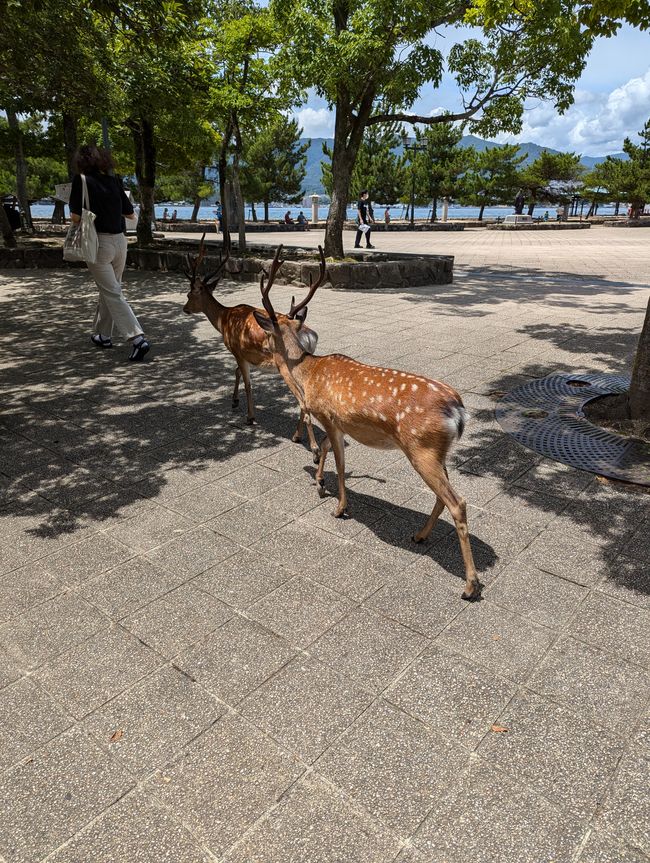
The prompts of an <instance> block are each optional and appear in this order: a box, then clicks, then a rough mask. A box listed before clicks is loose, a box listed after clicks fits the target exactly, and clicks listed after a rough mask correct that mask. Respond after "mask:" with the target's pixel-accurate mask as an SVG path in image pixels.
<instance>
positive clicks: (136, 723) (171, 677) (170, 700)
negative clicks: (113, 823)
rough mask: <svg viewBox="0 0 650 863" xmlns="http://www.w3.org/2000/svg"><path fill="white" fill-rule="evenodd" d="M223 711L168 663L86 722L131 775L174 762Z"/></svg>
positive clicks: (90, 729) (197, 686) (215, 701)
mask: <svg viewBox="0 0 650 863" xmlns="http://www.w3.org/2000/svg"><path fill="white" fill-rule="evenodd" d="M225 709H226V707H225V705H223V704H220V703H219V702H218V701H217V700H216V699H215V698H214V697H213V696H212V695H210V694H209V693H207V692H206V691H205V690H204V689H203V688H202V687H201V686H199V685H198V684H196V683H194V682H193V681H192V680H190V678H189V677H187V675H185V674H182V673H181V672H180V671H178V670H177V669H175V668H170V667H169V666H167V667H165V668H161V669H160V670H159V671H157V672H155V673H154V674H151V675H150V676H149V677H146V678H145V679H144V680H141V681H140V682H139V683H136V684H135V686H132V687H131V689H127V690H126V692H123V693H122V694H121V695H119V696H118V697H117V698H115V699H113V701H111V702H110V703H109V704H106V705H105V706H104V707H100V708H99V709H98V710H96V711H95V712H94V713H93V714H92V715H91V716H88V717H87V718H86V720H85V722H84V727H85V728H86V729H87V730H89V731H90V732H92V734H93V735H94V736H95V738H96V739H97V741H98V742H99V743H101V744H102V745H103V746H105V747H107V748H109V749H110V751H111V752H112V753H113V754H114V755H115V757H117V758H118V759H119V760H120V761H121V762H122V763H123V764H124V766H125V767H126V768H128V770H130V771H131V773H134V774H136V775H138V776H143V775H144V774H146V773H149V772H150V771H152V770H154V769H155V768H157V767H162V766H163V765H164V764H166V763H167V762H169V761H172V760H173V759H174V758H175V757H176V756H177V755H178V754H179V753H180V752H181V751H182V750H183V748H184V747H185V746H186V745H187V744H188V743H189V742H190V741H191V740H193V739H194V738H195V737H197V736H198V735H199V734H200V733H201V732H202V731H205V729H206V728H209V727H210V726H211V725H213V724H214V723H215V722H216V721H217V719H218V718H219V717H220V716H221V715H222V714H223V712H224V710H225Z"/></svg>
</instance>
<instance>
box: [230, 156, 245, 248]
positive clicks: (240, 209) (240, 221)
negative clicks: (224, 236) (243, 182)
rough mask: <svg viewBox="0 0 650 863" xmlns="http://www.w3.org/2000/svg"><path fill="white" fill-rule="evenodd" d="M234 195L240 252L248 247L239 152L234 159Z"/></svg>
mask: <svg viewBox="0 0 650 863" xmlns="http://www.w3.org/2000/svg"><path fill="white" fill-rule="evenodd" d="M232 197H233V205H234V209H235V212H236V213H237V231H238V235H237V241H238V248H239V251H240V252H243V251H244V250H245V249H246V214H245V212H244V199H243V197H242V193H241V186H240V185H239V153H237V152H236V153H235V154H234V156H233V160H232Z"/></svg>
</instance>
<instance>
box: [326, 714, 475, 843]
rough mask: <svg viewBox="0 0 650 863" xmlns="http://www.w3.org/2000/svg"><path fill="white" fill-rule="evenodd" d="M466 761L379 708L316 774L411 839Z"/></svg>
mask: <svg viewBox="0 0 650 863" xmlns="http://www.w3.org/2000/svg"><path fill="white" fill-rule="evenodd" d="M466 758H467V756H466V754H465V753H463V752H462V751H461V750H459V749H457V748H454V747H453V745H452V744H451V743H450V742H448V741H446V740H444V739H443V738H441V737H440V736H439V735H437V734H435V733H434V732H432V731H431V730H430V729H428V728H427V727H426V726H424V725H423V724H422V723H421V722H418V721H417V720H416V719H413V718H412V717H410V716H407V715H406V714H405V713H402V711H401V710H397V709H396V708H395V707H393V706H391V705H388V704H386V703H385V702H380V703H379V704H378V705H377V706H376V707H375V706H373V708H371V710H370V711H368V713H366V714H365V715H364V716H363V717H362V718H361V719H360V720H359V722H357V723H355V724H354V725H353V726H352V728H351V729H350V730H349V731H348V732H346V734H345V735H344V736H343V737H342V738H341V739H340V740H339V741H337V742H336V743H335V744H334V745H333V746H331V747H330V748H329V749H328V750H327V752H326V753H325V754H324V755H323V756H322V757H321V758H320V759H319V760H318V762H317V764H316V765H315V769H316V770H317V772H318V773H320V774H322V775H323V776H325V777H326V778H327V779H329V781H330V782H333V783H335V784H336V785H338V786H339V787H341V788H342V789H343V790H344V791H345V792H346V793H347V794H349V795H350V796H351V797H353V798H354V800H356V801H358V802H359V803H360V804H361V805H362V806H363V807H364V808H365V809H366V810H368V812H370V813H371V815H374V816H375V817H376V818H378V819H379V820H380V821H382V822H383V823H384V824H385V825H386V826H387V827H389V828H391V829H393V830H395V831H396V832H398V833H399V834H400V835H402V836H404V837H408V836H410V835H411V834H412V833H413V831H414V830H415V829H416V828H417V827H418V825H419V824H420V823H421V822H422V820H423V818H424V817H425V815H426V814H427V813H428V812H429V810H430V809H431V806H432V805H433V801H434V800H435V799H436V798H437V797H438V796H439V795H441V794H443V795H444V794H445V793H446V792H447V789H448V787H449V786H450V784H453V782H454V781H455V779H456V776H457V774H458V772H459V771H460V769H461V768H462V766H463V764H464V762H465V761H466Z"/></svg>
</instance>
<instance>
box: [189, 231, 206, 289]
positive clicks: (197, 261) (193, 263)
mask: <svg viewBox="0 0 650 863" xmlns="http://www.w3.org/2000/svg"><path fill="white" fill-rule="evenodd" d="M204 257H205V233H204V234H203V236H202V237H201V242H200V243H199V253H198V255H197V256H196V257H195V258H192V257H191V256H190V254H189V252H188V254H187V267H186V268H185V275H186V276H187V278H188V279H189V280H190V281H193V280H194V279H195V278H196V274H197V272H198V269H199V266H200V265H201V261H202V260H203V258H204Z"/></svg>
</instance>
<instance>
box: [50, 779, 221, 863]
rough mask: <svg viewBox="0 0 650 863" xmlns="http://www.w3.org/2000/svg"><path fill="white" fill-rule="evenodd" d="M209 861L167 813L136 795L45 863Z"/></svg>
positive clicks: (129, 796) (190, 837) (111, 809)
mask: <svg viewBox="0 0 650 863" xmlns="http://www.w3.org/2000/svg"><path fill="white" fill-rule="evenodd" d="M213 859H214V858H211V857H209V856H208V853H207V852H206V851H205V850H203V849H201V848H200V847H199V846H198V845H197V843H196V840H195V839H194V837H193V836H192V835H191V833H189V831H187V830H186V829H185V827H183V825H182V824H180V823H179V822H178V821H177V820H176V819H175V818H174V817H173V815H172V814H171V813H170V812H169V811H168V810H167V809H165V808H164V807H163V806H161V805H159V804H157V803H156V801H155V800H151V799H149V798H147V797H145V796H144V794H142V792H138V791H136V792H134V793H132V794H129V795H127V796H126V797H124V798H123V799H122V800H119V801H118V802H117V803H116V804H115V805H114V806H111V808H110V809H109V810H108V811H107V812H105V813H104V814H103V815H102V816H100V817H99V818H98V819H97V820H96V821H94V822H93V823H92V824H89V825H88V826H87V827H84V829H83V830H82V831H81V832H80V833H78V834H77V835H76V836H74V837H73V838H72V839H71V840H70V842H68V844H67V845H65V846H64V847H63V848H60V849H59V850H58V851H56V852H55V853H54V854H53V855H52V856H51V857H49V858H48V863H89V861H100V860H101V861H102V863H127V861H134V863H135V861H140V860H141V861H143V863H144V861H146V863H159V861H163V860H169V861H172V860H173V861H174V863H211V860H213Z"/></svg>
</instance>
